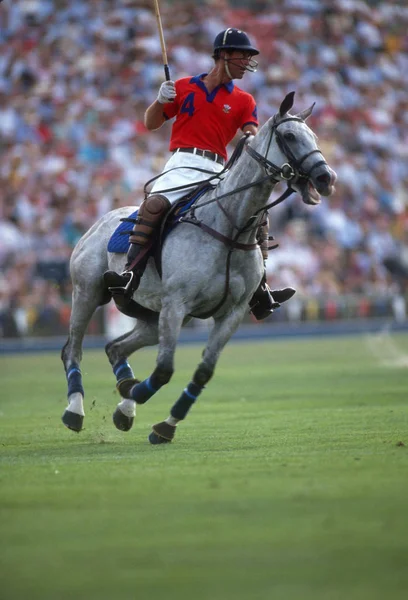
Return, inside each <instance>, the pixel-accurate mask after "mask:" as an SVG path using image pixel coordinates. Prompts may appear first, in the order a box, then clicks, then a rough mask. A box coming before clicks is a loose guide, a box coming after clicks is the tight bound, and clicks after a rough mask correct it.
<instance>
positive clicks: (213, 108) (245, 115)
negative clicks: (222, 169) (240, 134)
mask: <svg viewBox="0 0 408 600" xmlns="http://www.w3.org/2000/svg"><path fill="white" fill-rule="evenodd" d="M205 75H206V73H202V74H201V75H197V76H196V77H184V78H183V79H179V80H178V81H176V92H177V97H176V99H175V101H174V102H170V103H168V104H166V105H165V108H164V111H163V113H164V116H165V117H166V119H172V118H173V117H176V120H175V121H174V123H173V128H172V131H171V138H170V151H173V150H175V149H176V148H200V150H211V151H212V152H216V153H217V154H220V155H221V156H223V157H224V158H225V159H226V158H227V150H226V147H227V145H228V144H229V142H230V141H231V140H232V138H233V137H234V136H235V134H236V133H237V131H238V129H243V127H244V126H245V125H248V124H249V123H250V124H252V125H255V126H258V118H257V109H256V103H255V100H254V98H253V97H252V96H251V94H248V92H244V91H243V90H241V89H240V88H238V87H237V86H236V85H234V84H233V83H232V81H231V82H230V83H227V84H225V85H224V84H222V85H219V86H218V87H216V88H215V89H214V90H213V91H212V92H211V94H209V93H208V90H207V88H206V87H205V85H204V83H203V81H202V79H203V77H204V76H205Z"/></svg>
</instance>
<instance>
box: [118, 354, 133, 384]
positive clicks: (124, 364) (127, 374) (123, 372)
mask: <svg viewBox="0 0 408 600" xmlns="http://www.w3.org/2000/svg"><path fill="white" fill-rule="evenodd" d="M113 373H114V375H115V377H116V381H117V382H118V383H119V381H122V380H123V379H134V378H135V376H134V375H133V371H132V367H131V366H130V365H129V363H128V361H127V360H126V358H122V360H120V361H118V362H117V363H116V365H114V367H113Z"/></svg>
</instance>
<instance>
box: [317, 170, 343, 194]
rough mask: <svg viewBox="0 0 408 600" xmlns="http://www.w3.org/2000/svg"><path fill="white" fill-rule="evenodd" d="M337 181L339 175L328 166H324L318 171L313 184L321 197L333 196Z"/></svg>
mask: <svg viewBox="0 0 408 600" xmlns="http://www.w3.org/2000/svg"><path fill="white" fill-rule="evenodd" d="M336 179H337V175H336V173H335V171H333V169H331V168H330V167H329V166H327V165H322V166H321V167H320V168H318V169H316V173H315V174H314V176H313V178H312V181H311V183H312V184H313V186H314V188H315V189H316V191H317V192H318V193H319V194H320V195H321V196H331V195H332V193H333V192H334V184H335V182H336Z"/></svg>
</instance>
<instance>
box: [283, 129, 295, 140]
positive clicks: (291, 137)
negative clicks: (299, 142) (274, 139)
mask: <svg viewBox="0 0 408 600" xmlns="http://www.w3.org/2000/svg"><path fill="white" fill-rule="evenodd" d="M283 137H284V138H285V140H286V141H287V142H294V141H295V140H296V136H295V134H294V133H291V132H290V131H288V132H287V133H285V134H284V135H283Z"/></svg>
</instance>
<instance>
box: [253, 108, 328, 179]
mask: <svg viewBox="0 0 408 600" xmlns="http://www.w3.org/2000/svg"><path fill="white" fill-rule="evenodd" d="M288 121H299V122H300V123H305V121H304V120H303V119H300V118H299V117H287V118H286V119H282V121H279V123H276V122H273V123H272V127H271V133H270V136H269V142H268V147H267V149H266V153H265V156H262V154H259V152H257V151H256V150H254V149H253V148H251V146H250V145H249V144H248V145H247V146H246V151H247V152H248V154H249V155H250V156H252V158H254V159H255V160H256V161H257V162H258V163H259V164H260V165H262V166H263V167H264V169H265V172H266V174H267V175H269V176H270V178H271V179H274V180H275V181H276V182H278V181H279V179H284V180H285V181H287V182H288V183H295V182H296V181H298V180H299V179H307V180H308V179H310V176H311V174H312V171H313V170H314V169H316V168H317V167H320V166H322V165H326V166H327V167H328V164H327V162H326V161H325V160H320V161H319V162H317V163H316V164H314V165H313V166H312V167H311V168H310V169H309V170H308V171H305V170H304V169H303V168H302V164H303V163H304V162H305V160H306V159H307V158H309V156H311V155H312V154H315V153H316V152H318V153H319V154H322V152H321V150H319V148H316V149H315V150H311V151H310V152H308V153H307V154H305V155H304V156H302V157H300V158H296V156H295V155H294V154H293V152H292V150H291V148H290V147H289V145H288V144H287V143H286V141H285V139H284V137H283V135H282V134H281V132H280V131H279V129H278V127H279V125H282V123H286V122H288ZM274 134H275V136H276V142H277V144H278V147H279V150H280V151H281V152H282V153H283V154H284V155H285V156H286V158H287V159H288V161H289V162H287V163H284V164H283V165H282V166H281V167H278V165H275V164H274V163H273V162H271V161H270V160H268V159H267V158H266V157H267V156H268V152H269V148H270V146H271V143H272V138H273V135H274ZM322 156H323V155H322Z"/></svg>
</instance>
